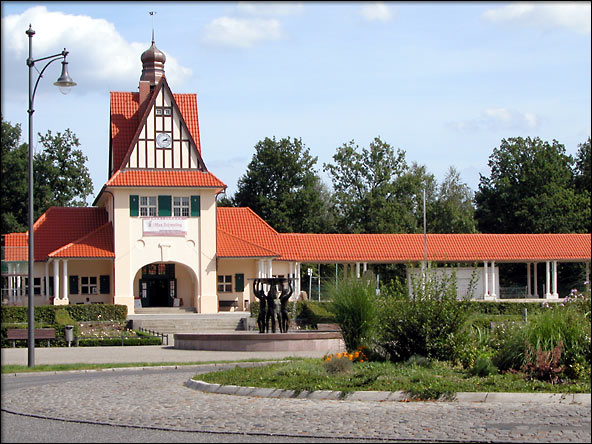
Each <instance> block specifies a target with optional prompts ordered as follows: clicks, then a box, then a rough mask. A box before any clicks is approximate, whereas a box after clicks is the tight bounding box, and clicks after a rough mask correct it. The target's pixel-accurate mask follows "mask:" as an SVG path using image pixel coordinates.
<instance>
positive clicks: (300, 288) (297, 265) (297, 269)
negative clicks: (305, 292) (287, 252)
mask: <svg viewBox="0 0 592 444" xmlns="http://www.w3.org/2000/svg"><path fill="white" fill-rule="evenodd" d="M295 283H296V285H295V286H294V287H295V288H294V290H295V292H296V296H297V297H299V296H300V292H301V291H302V285H301V282H300V263H299V262H296V281H295Z"/></svg>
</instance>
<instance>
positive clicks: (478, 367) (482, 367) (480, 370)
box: [469, 353, 498, 378]
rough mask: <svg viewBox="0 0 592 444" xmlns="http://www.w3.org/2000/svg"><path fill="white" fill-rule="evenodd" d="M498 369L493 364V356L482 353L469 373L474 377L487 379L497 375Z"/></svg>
mask: <svg viewBox="0 0 592 444" xmlns="http://www.w3.org/2000/svg"><path fill="white" fill-rule="evenodd" d="M497 372H498V370H497V367H496V366H495V365H494V364H493V362H492V360H491V356H489V355H487V354H485V353H482V354H480V355H479V356H477V358H476V359H475V362H474V363H473V365H472V367H471V369H470V371H469V373H470V374H471V375H473V376H480V377H482V378H483V377H485V376H489V375H493V374H496V373H497Z"/></svg>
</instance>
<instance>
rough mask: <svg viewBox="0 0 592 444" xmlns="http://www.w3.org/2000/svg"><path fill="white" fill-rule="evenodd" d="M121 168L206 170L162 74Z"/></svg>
mask: <svg viewBox="0 0 592 444" xmlns="http://www.w3.org/2000/svg"><path fill="white" fill-rule="evenodd" d="M193 96H195V95H193ZM183 99H185V98H184V97H183ZM195 103H196V102H195ZM196 105H197V103H196ZM197 135H199V133H198V134H197ZM198 140H199V139H198ZM121 167H122V168H126V169H133V168H140V169H193V170H199V171H206V167H205V164H204V162H203V160H202V158H201V155H200V152H199V149H198V145H197V143H196V141H195V139H194V137H193V135H192V134H191V131H190V130H189V128H188V125H187V123H186V121H185V118H184V115H183V112H182V111H181V108H180V107H179V105H178V104H177V100H176V99H175V95H174V94H173V93H172V92H171V90H170V88H169V86H168V84H167V82H166V78H164V77H163V78H161V79H160V81H159V83H158V85H157V86H156V87H155V89H154V91H153V92H152V94H151V97H150V99H149V101H148V103H147V105H146V107H145V110H144V114H143V116H142V117H141V120H140V122H139V125H138V127H137V130H136V134H135V136H134V138H133V139H132V141H131V144H130V147H129V149H128V152H127V154H126V156H125V157H124V159H123V162H122V164H121Z"/></svg>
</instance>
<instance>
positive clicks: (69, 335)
mask: <svg viewBox="0 0 592 444" xmlns="http://www.w3.org/2000/svg"><path fill="white" fill-rule="evenodd" d="M64 329H65V331H64V333H65V337H66V342H67V343H68V347H70V344H71V343H72V341H73V340H74V326H73V325H66V326H65V327H64Z"/></svg>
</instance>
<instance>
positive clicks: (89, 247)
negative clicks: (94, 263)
mask: <svg viewBox="0 0 592 444" xmlns="http://www.w3.org/2000/svg"><path fill="white" fill-rule="evenodd" d="M49 257H54V258H55V257H62V258H65V257H69V258H81V257H85V258H114V257H115V253H114V245H113V225H112V224H111V222H107V223H106V224H104V225H102V226H100V227H99V228H97V229H96V230H95V231H93V232H91V233H88V234H87V235H86V236H83V237H82V238H80V239H77V240H75V241H74V242H70V243H69V244H68V245H65V246H63V247H62V248H59V249H57V250H55V251H54V252H53V253H50V254H49Z"/></svg>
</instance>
